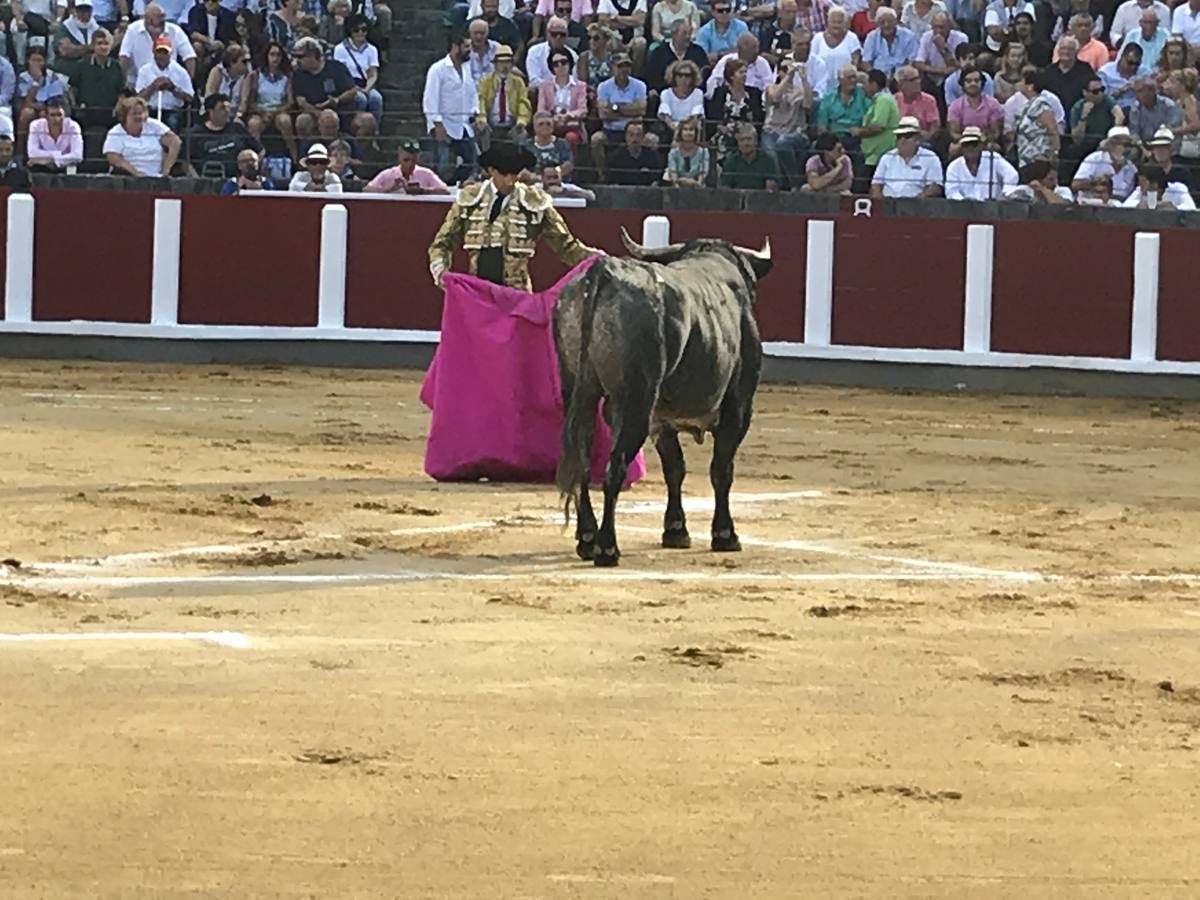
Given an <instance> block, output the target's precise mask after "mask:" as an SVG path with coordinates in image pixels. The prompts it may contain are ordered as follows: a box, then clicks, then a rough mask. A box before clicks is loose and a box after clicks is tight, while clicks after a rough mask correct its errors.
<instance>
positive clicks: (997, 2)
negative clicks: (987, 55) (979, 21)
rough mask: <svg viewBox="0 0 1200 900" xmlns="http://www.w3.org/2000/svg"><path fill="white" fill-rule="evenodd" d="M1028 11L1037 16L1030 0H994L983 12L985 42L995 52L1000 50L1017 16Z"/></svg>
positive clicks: (1032, 16) (1031, 15) (1030, 14)
mask: <svg viewBox="0 0 1200 900" xmlns="http://www.w3.org/2000/svg"><path fill="white" fill-rule="evenodd" d="M1021 13H1027V14H1028V15H1029V17H1030V18H1031V19H1032V18H1035V17H1036V16H1037V12H1036V10H1035V9H1034V5H1033V3H1032V2H1030V0H992V2H991V3H989V4H988V7H987V11H986V12H985V13H984V14H983V31H984V34H985V35H986V37H985V38H984V43H985V44H986V45H987V48H988V49H989V50H991V51H992V52H993V53H998V52H1000V48H1001V47H1002V46H1003V45H1004V41H1005V37H1006V35H1007V34H1008V32H1009V30H1010V29H1011V28H1012V27H1013V24H1014V21H1015V19H1016V17H1017V16H1018V15H1019V14H1021Z"/></svg>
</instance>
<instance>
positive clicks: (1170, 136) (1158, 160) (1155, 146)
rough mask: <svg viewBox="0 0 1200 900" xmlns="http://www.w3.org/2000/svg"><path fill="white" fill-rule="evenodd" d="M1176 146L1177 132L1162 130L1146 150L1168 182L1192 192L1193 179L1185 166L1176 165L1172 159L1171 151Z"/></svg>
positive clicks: (1148, 144) (1167, 129) (1151, 140)
mask: <svg viewBox="0 0 1200 900" xmlns="http://www.w3.org/2000/svg"><path fill="white" fill-rule="evenodd" d="M1174 145H1175V132H1173V131H1172V130H1171V129H1170V128H1160V129H1158V131H1156V132H1155V133H1154V137H1152V138H1151V139H1150V141H1149V143H1147V144H1146V149H1147V150H1148V151H1149V153H1150V159H1151V160H1152V161H1153V162H1154V164H1155V165H1156V166H1158V167H1159V168H1160V169H1162V170H1163V174H1164V175H1166V177H1167V181H1168V182H1169V183H1171V184H1180V185H1182V186H1183V189H1184V190H1186V191H1189V192H1190V191H1191V190H1192V178H1191V175H1189V174H1188V170H1187V169H1185V168H1184V167H1183V166H1180V165H1176V163H1175V161H1174V160H1172V159H1171V150H1172V148H1173V147H1174Z"/></svg>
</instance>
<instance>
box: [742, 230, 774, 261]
mask: <svg viewBox="0 0 1200 900" xmlns="http://www.w3.org/2000/svg"><path fill="white" fill-rule="evenodd" d="M743 249H745V248H743ZM746 253H747V254H749V255H750V256H753V257H754V258H755V259H768V260H769V259H770V258H771V236H770V235H767V237H766V239H765V240H764V241H763V248H762V249H761V250H746Z"/></svg>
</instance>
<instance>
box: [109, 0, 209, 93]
mask: <svg viewBox="0 0 1200 900" xmlns="http://www.w3.org/2000/svg"><path fill="white" fill-rule="evenodd" d="M160 37H162V38H166V39H167V40H168V41H170V47H171V51H172V58H173V59H177V60H178V62H179V63H180V65H182V66H183V67H184V69H186V70H187V73H188V77H189V78H193V79H194V78H195V77H196V50H195V48H194V47H192V42H191V41H190V40H188V36H187V35H186V34H184V31H183V29H182V28H180V27H179V26H178V25H176V24H175V23H174V22H168V21H167V17H166V14H165V13H164V12H163V8H162V7H161V6H159V5H158V4H157V3H147V4H146V12H145V14H144V15H143V16H142V19H141V21H139V22H134V23H133V24H131V25H130V26H129V27H128V28H127V29H125V37H124V38H122V40H121V49H120V51H119V55H120V57H121V68H122V69H123V70H124V72H125V83H126V84H127V85H128V86H129V87H131V88H134V85H135V83H136V82H137V77H138V73H139V72H141V71H142V69H143V68H145V67H146V66H147V65H149V64H150V63H152V62H154V48H155V46H157V42H158V39H159V38H160ZM134 89H135V90H136V88H134Z"/></svg>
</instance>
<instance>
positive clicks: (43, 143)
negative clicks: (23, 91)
mask: <svg viewBox="0 0 1200 900" xmlns="http://www.w3.org/2000/svg"><path fill="white" fill-rule="evenodd" d="M62 100H63V97H62V94H61V93H58V94H55V95H51V96H48V97H47V98H46V101H45V103H46V107H45V114H44V115H43V117H42V118H40V119H34V120H33V121H32V122H31V123H30V124H29V141H28V143H27V144H26V145H25V159H26V161H27V164H28V165H29V167H30V168H31V169H39V170H41V171H45V172H61V171H63V170H65V169H66V168H67V167H68V166H75V165H78V164H79V163H81V162H83V132H82V131H81V130H80V128H79V123H78V122H75V121H74V120H72V119H68V118H67V114H66V112H65V111H64V110H63V105H62Z"/></svg>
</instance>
